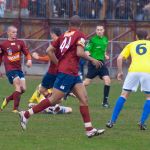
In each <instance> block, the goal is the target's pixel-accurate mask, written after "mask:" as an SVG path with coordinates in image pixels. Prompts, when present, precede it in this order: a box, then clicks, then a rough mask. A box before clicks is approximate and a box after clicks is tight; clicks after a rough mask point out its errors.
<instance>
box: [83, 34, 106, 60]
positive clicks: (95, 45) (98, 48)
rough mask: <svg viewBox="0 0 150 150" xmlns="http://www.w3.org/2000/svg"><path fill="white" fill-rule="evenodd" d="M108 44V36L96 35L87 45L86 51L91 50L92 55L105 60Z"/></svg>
mask: <svg viewBox="0 0 150 150" xmlns="http://www.w3.org/2000/svg"><path fill="white" fill-rule="evenodd" d="M107 46H108V38H107V37H105V36H102V37H100V36H98V35H94V36H93V37H92V38H91V39H90V40H89V42H88V43H87V44H86V46H85V51H89V52H90V56H91V57H93V58H95V59H97V60H105V52H106V50H107Z"/></svg>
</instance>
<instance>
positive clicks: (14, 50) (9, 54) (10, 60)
mask: <svg viewBox="0 0 150 150" xmlns="http://www.w3.org/2000/svg"><path fill="white" fill-rule="evenodd" d="M0 53H1V54H0V63H1V61H2V57H3V61H4V66H5V70H6V72H7V71H12V70H22V69H21V60H22V59H21V56H22V53H23V54H24V55H25V56H26V58H27V60H31V55H30V53H29V50H28V48H27V47H26V45H25V43H24V42H23V41H22V40H18V39H16V40H15V41H9V40H6V41H4V42H3V43H1V44H0Z"/></svg>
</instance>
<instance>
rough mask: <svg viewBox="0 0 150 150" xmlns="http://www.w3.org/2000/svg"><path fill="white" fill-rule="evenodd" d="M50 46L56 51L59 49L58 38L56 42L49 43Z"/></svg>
mask: <svg viewBox="0 0 150 150" xmlns="http://www.w3.org/2000/svg"><path fill="white" fill-rule="evenodd" d="M51 45H52V46H53V47H54V48H56V49H59V46H60V37H59V38H58V39H57V40H56V41H52V42H51Z"/></svg>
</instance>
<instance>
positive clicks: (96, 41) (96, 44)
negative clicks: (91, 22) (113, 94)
mask: <svg viewBox="0 0 150 150" xmlns="http://www.w3.org/2000/svg"><path fill="white" fill-rule="evenodd" d="M104 32H105V30H104V26H102V25H97V26H96V35H94V36H93V37H91V39H90V40H89V42H88V43H87V45H86V47H85V51H86V53H87V54H88V55H90V56H91V57H93V58H95V59H97V60H99V61H101V62H102V65H101V67H99V68H96V67H95V66H94V65H93V64H92V63H91V62H88V72H87V75H86V78H85V80H84V82H83V83H84V85H85V86H88V85H89V84H90V83H91V81H92V79H94V78H95V77H96V76H99V77H100V79H102V80H103V81H104V97H103V102H102V106H103V107H104V108H109V103H108V96H109V90H110V83H111V80H110V77H109V71H108V69H107V67H106V65H105V62H104V61H105V59H109V56H108V55H106V50H107V46H108V38H107V37H106V36H104Z"/></svg>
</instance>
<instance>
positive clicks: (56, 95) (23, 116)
mask: <svg viewBox="0 0 150 150" xmlns="http://www.w3.org/2000/svg"><path fill="white" fill-rule="evenodd" d="M62 97H64V92H62V91H60V90H58V89H55V88H54V89H53V93H52V95H51V96H50V97H48V98H46V99H44V100H42V101H41V102H40V103H39V104H37V105H36V106H33V107H32V108H31V109H29V110H27V111H21V112H20V113H19V116H20V124H21V127H22V129H23V130H26V125H27V122H28V119H29V117H30V116H31V115H33V114H37V113H39V112H42V111H44V110H45V109H46V108H48V107H50V106H54V105H56V104H57V103H59V101H60V99H61V98H62Z"/></svg>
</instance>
